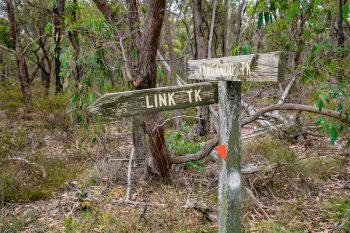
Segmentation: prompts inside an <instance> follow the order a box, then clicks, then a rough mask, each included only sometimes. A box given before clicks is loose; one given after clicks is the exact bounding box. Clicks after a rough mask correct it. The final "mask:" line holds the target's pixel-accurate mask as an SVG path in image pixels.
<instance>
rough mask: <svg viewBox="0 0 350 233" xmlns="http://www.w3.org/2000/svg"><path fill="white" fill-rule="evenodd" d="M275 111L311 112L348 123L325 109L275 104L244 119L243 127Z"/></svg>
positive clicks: (337, 113)
mask: <svg viewBox="0 0 350 233" xmlns="http://www.w3.org/2000/svg"><path fill="white" fill-rule="evenodd" d="M275 110H296V111H305V112H311V113H316V114H320V115H324V116H328V117H332V118H334V119H336V120H339V121H341V122H344V123H348V122H347V120H346V119H342V118H341V114H340V113H339V112H336V111H333V110H329V109H323V110H322V111H319V109H318V108H316V107H313V106H309V105H303V104H274V105H270V106H267V107H265V108H261V109H259V110H258V111H256V112H255V113H254V114H253V115H251V116H250V117H248V118H246V119H244V120H243V121H242V122H241V126H244V125H247V124H249V123H251V122H253V121H255V120H256V119H258V117H260V116H261V115H263V114H264V113H267V112H271V111H275Z"/></svg>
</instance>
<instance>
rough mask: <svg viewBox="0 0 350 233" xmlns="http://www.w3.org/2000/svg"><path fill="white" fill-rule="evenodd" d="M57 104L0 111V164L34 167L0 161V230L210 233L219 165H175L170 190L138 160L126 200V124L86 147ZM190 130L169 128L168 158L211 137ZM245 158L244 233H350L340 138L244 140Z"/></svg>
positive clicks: (348, 159) (347, 156)
mask: <svg viewBox="0 0 350 233" xmlns="http://www.w3.org/2000/svg"><path fill="white" fill-rule="evenodd" d="M0 101H1V98H0ZM58 102H60V101H56V100H52V101H51V102H50V104H49V105H50V106H51V107H50V108H44V109H46V112H34V113H31V114H27V113H23V112H21V111H18V109H17V106H14V108H16V109H17V110H16V111H12V110H7V111H2V112H1V114H0V133H1V138H0V139H1V142H0V143H1V146H0V159H6V158H17V157H18V158H22V159H26V160H27V162H29V161H30V162H31V164H30V163H27V162H25V161H23V160H22V161H20V160H6V161H5V160H2V162H0V207H1V210H0V232H217V222H216V220H215V217H216V215H217V190H218V189H217V186H218V177H217V172H216V169H217V165H216V162H213V161H212V160H210V159H204V160H203V161H198V162H194V163H187V164H184V165H181V166H179V167H177V168H176V169H175V172H174V174H173V179H172V181H171V182H168V183H164V182H162V181H160V180H158V179H156V178H151V179H147V180H143V179H142V172H143V168H142V166H140V165H139V164H137V163H135V164H134V167H133V169H132V184H131V195H130V201H125V195H126V188H127V166H128V161H127V158H128V157H129V155H130V153H131V147H132V142H131V136H130V131H131V126H130V123H128V122H126V121H125V122H123V121H120V122H114V123H113V124H112V125H109V126H108V128H105V127H104V126H102V125H99V126H96V127H95V128H99V130H100V131H101V132H104V134H102V133H101V134H99V135H100V136H98V137H96V140H94V141H91V140H90V141H89V138H86V136H84V134H83V133H81V131H83V129H77V130H76V131H75V132H73V131H72V130H71V129H70V127H69V124H68V123H66V121H67V119H65V120H62V119H63V118H62V119H61V118H57V115H59V113H57V112H55V111H53V109H59V106H57V105H59V104H58ZM61 104H62V105H63V103H61ZM51 108H52V109H51ZM8 109H11V108H10V107H8ZM40 109H43V106H42V105H41V106H40ZM50 109H51V110H50ZM50 113H51V114H50ZM189 125H190V124H188V125H187V124H184V125H183V127H182V129H181V130H180V131H174V130H168V132H167V135H166V138H167V142H168V143H169V146H170V148H171V149H172V150H173V151H174V153H178V154H182V153H191V152H193V151H196V150H198V149H199V148H200V146H201V145H204V144H205V141H207V140H208V139H203V141H201V142H196V141H192V140H186V139H185V137H184V136H185V135H186V134H187V132H188V131H189ZM244 130H247V129H244ZM83 142H84V145H83ZM242 156H243V161H242V162H243V165H247V164H254V165H258V166H259V167H260V170H259V171H258V172H255V173H253V174H249V175H245V176H244V177H243V178H244V185H243V188H242V226H243V229H244V230H245V231H247V232H350V183H349V182H350V151H349V150H348V149H346V148H345V147H344V143H343V142H342V140H341V138H340V140H338V141H337V142H336V144H335V145H331V144H330V141H329V138H327V137H324V136H323V135H321V134H320V132H317V131H316V132H315V133H314V134H312V135H311V134H310V135H306V136H304V137H303V138H302V139H301V140H298V141H297V142H294V143H291V142H287V141H285V140H282V139H279V137H278V136H277V135H275V134H274V133H272V134H269V135H266V136H260V137H257V138H254V139H248V140H244V141H243V143H242ZM113 159H125V161H120V160H119V161H116V160H113Z"/></svg>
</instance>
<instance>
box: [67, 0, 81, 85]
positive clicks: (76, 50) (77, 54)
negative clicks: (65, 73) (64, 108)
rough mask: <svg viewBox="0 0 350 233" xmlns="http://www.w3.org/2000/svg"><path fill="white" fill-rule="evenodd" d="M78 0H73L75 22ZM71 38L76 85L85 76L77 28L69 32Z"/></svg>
mask: <svg viewBox="0 0 350 233" xmlns="http://www.w3.org/2000/svg"><path fill="white" fill-rule="evenodd" d="M78 9H79V8H78V1H77V0H74V1H73V11H72V22H73V23H75V22H76V21H77V17H78ZM68 35H69V40H70V42H71V44H72V46H73V48H74V63H75V80H76V86H78V84H79V82H80V81H81V79H82V77H83V67H82V65H81V64H80V63H79V57H80V50H81V48H80V42H79V35H78V32H77V31H76V30H74V31H72V32H69V33H68Z"/></svg>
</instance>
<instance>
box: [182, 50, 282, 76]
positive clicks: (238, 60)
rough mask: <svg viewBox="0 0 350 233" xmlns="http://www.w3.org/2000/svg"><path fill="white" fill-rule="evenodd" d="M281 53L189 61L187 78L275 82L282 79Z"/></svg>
mask: <svg viewBox="0 0 350 233" xmlns="http://www.w3.org/2000/svg"><path fill="white" fill-rule="evenodd" d="M282 58H283V56H282V53H280V52H271V53H262V54H249V55H241V56H232V57H221V58H213V59H201V60H189V61H188V78H189V79H197V80H215V81H218V80H224V81H242V80H246V81H254V82H277V81H279V80H281V79H282V77H283V73H282V71H283V66H284V59H282Z"/></svg>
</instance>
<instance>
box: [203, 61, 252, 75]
mask: <svg viewBox="0 0 350 233" xmlns="http://www.w3.org/2000/svg"><path fill="white" fill-rule="evenodd" d="M250 65H251V60H249V61H245V62H235V63H234V62H225V63H216V64H215V63H214V64H213V63H212V64H205V63H203V64H201V65H200V67H199V72H200V74H202V75H210V76H214V75H215V76H216V75H217V76H240V75H250V74H251V71H250Z"/></svg>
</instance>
